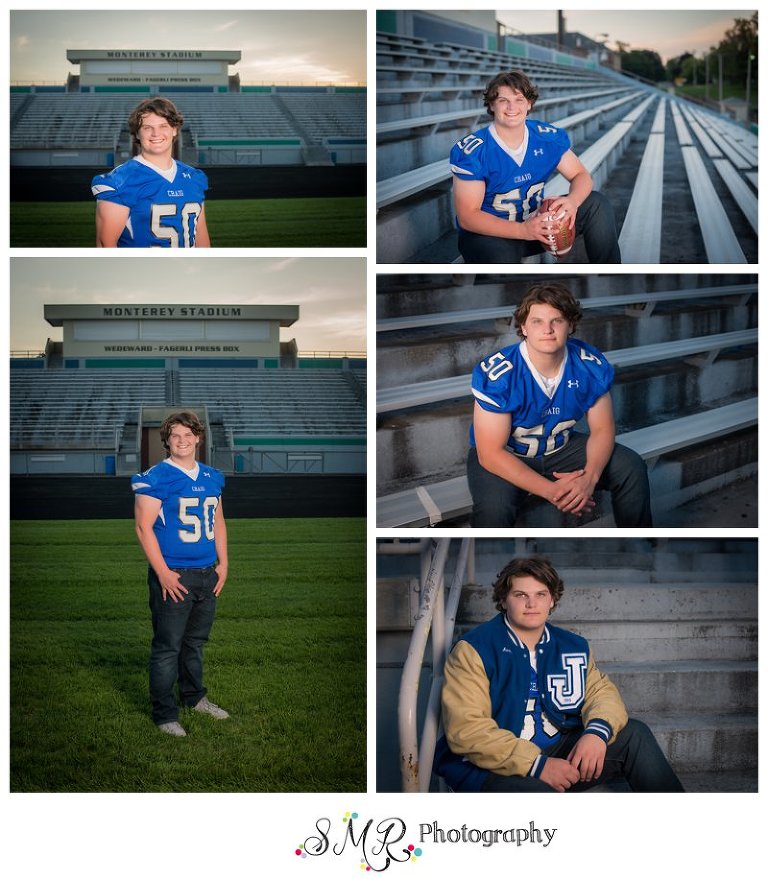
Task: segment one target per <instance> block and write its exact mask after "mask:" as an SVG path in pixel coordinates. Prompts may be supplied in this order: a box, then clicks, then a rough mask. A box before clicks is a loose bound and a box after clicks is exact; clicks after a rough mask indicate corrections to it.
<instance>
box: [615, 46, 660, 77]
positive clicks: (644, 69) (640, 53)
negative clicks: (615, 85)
mask: <svg viewBox="0 0 768 879" xmlns="http://www.w3.org/2000/svg"><path fill="white" fill-rule="evenodd" d="M621 69H622V70H623V71H625V72H626V73H633V74H634V75H635V76H642V77H643V78H644V79H648V80H650V81H651V82H661V81H662V80H663V79H664V77H665V74H664V65H663V64H662V63H661V58H660V57H659V54H658V52H653V51H651V50H650V49H631V50H630V51H629V52H622V53H621Z"/></svg>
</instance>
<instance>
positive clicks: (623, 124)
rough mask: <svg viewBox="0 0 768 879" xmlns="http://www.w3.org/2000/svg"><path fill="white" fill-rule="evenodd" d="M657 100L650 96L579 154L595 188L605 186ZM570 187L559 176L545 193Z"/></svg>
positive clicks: (554, 178)
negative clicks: (605, 182) (636, 130)
mask: <svg viewBox="0 0 768 879" xmlns="http://www.w3.org/2000/svg"><path fill="white" fill-rule="evenodd" d="M655 100H656V96H655V95H650V96H649V97H648V98H646V99H645V100H644V101H643V102H642V103H641V104H640V105H639V106H638V107H635V108H634V109H633V110H630V112H629V113H627V115H626V116H625V117H624V118H623V119H621V120H619V122H617V123H616V124H615V125H614V126H613V127H612V128H611V129H610V130H609V131H607V132H606V133H605V134H604V135H603V136H602V137H601V138H600V139H599V140H597V141H595V143H593V144H592V145H591V146H590V147H587V149H585V150H584V151H583V152H582V153H579V159H581V162H582V164H583V165H584V167H585V168H586V169H587V171H589V173H590V174H591V175H592V178H593V180H594V185H595V188H596V189H599V188H600V186H602V184H603V182H604V181H605V179H606V178H607V176H608V173H609V172H610V170H611V168H612V167H613V162H614V161H615V159H617V158H618V157H619V156H621V154H622V153H623V152H624V150H625V149H626V147H627V146H628V144H629V141H630V139H631V137H632V133H633V131H634V130H635V128H636V125H637V124H638V122H640V121H641V120H642V118H643V116H644V115H645V113H646V111H647V110H648V108H649V107H650V106H651V104H652V103H653V102H654V101H655ZM569 187H570V184H569V182H568V181H567V180H566V179H565V177H563V176H562V174H557V175H555V176H554V177H553V178H552V179H551V180H550V181H549V183H547V185H546V187H545V190H544V191H545V194H546V195H547V196H557V195H565V194H566V193H567V192H568V189H569Z"/></svg>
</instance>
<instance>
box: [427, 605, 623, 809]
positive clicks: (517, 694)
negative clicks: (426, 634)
mask: <svg viewBox="0 0 768 879" xmlns="http://www.w3.org/2000/svg"><path fill="white" fill-rule="evenodd" d="M536 653H537V657H536V662H537V673H538V687H539V693H540V695H541V700H542V708H543V710H544V711H545V712H546V714H547V717H548V718H549V719H550V720H551V721H552V723H553V724H554V725H555V726H556V727H557V728H558V729H559V730H561V731H562V732H569V731H571V730H583V731H584V732H585V733H591V734H594V735H596V736H599V737H600V738H601V739H602V740H603V741H604V742H606V744H611V743H612V742H613V741H614V740H615V738H616V736H617V735H618V733H619V732H621V730H622V729H623V728H624V726H626V723H627V710H626V708H625V707H624V702H623V701H622V699H621V696H620V695H619V691H618V690H617V689H616V687H615V685H614V684H613V683H612V682H611V681H610V680H609V678H608V676H607V675H604V674H603V673H602V672H601V671H600V670H599V669H598V668H597V666H596V665H595V662H594V659H593V658H592V654H591V650H590V647H589V643H588V642H587V641H586V640H585V639H584V638H582V637H581V636H580V635H577V634H575V633H574V632H569V631H567V630H566V629H561V628H559V627H557V626H552V625H546V626H545V628H544V633H543V634H542V636H541V640H540V641H539V643H538V646H537V648H536ZM530 676H531V662H530V658H529V653H528V648H527V647H526V646H525V644H523V642H522V641H521V640H520V639H519V638H518V637H517V635H515V633H514V632H513V631H512V629H511V628H510V626H508V625H507V623H506V619H505V615H504V614H503V613H499V614H498V615H497V616H495V617H494V618H493V619H491V620H489V621H488V622H487V623H483V624H482V625H481V626H478V627H477V628H476V629H473V630H472V631H471V632H469V633H468V634H467V635H466V636H465V637H464V638H463V639H462V640H460V641H459V642H458V643H457V644H456V646H455V647H454V648H453V651H452V652H451V655H450V656H449V657H448V660H447V662H446V665H445V684H444V686H443V725H444V728H445V736H444V737H443V738H441V740H440V741H439V742H438V744H437V749H436V753H435V764H434V769H435V772H436V773H437V774H438V775H441V776H443V777H444V778H445V780H446V781H447V782H448V784H449V785H450V786H451V788H452V789H453V790H455V791H480V790H481V789H482V786H483V782H484V781H485V779H486V777H487V776H488V773H489V772H495V773H497V774H498V775H531V776H533V777H536V778H538V777H539V776H540V775H541V770H542V769H543V768H544V764H545V762H546V760H547V756H546V754H544V753H543V752H542V751H541V749H540V748H539V747H538V746H537V745H534V744H533V743H532V742H530V741H527V740H526V739H521V738H520V733H521V730H522V727H523V721H524V718H525V708H526V702H527V700H528V691H529V685H530Z"/></svg>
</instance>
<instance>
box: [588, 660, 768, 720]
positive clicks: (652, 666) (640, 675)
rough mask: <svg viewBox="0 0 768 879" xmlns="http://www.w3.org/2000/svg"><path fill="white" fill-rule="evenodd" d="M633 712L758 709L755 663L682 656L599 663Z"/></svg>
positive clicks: (697, 711)
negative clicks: (659, 660)
mask: <svg viewBox="0 0 768 879" xmlns="http://www.w3.org/2000/svg"><path fill="white" fill-rule="evenodd" d="M600 669H601V670H602V671H603V672H605V674H607V675H608V676H609V677H610V678H611V680H612V681H613V682H614V683H615V684H616V686H617V687H618V688H619V692H620V693H621V695H622V698H623V699H624V702H625V704H626V706H627V710H628V711H629V713H630V714H631V715H633V716H637V717H645V715H647V714H648V713H649V712H657V713H672V712H681V711H689V712H690V714H691V716H692V717H693V716H697V714H698V713H699V712H701V711H706V712H708V713H711V714H717V715H718V721H720V720H722V718H721V717H720V715H729V714H740V713H743V712H750V711H753V712H756V711H757V662H751V661H725V660H706V661H704V660H681V661H675V662H637V663H631V662H601V663H600Z"/></svg>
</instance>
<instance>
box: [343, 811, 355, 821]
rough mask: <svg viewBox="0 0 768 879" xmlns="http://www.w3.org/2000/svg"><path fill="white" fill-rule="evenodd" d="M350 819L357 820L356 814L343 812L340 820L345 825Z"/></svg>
mask: <svg viewBox="0 0 768 879" xmlns="http://www.w3.org/2000/svg"><path fill="white" fill-rule="evenodd" d="M350 818H357V812H345V813H344V817H343V818H342V819H341V820H342V821H343V822H344V823H346V822H347V821H349V819H350Z"/></svg>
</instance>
